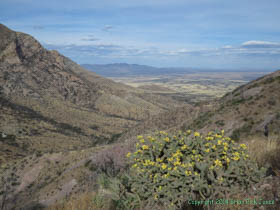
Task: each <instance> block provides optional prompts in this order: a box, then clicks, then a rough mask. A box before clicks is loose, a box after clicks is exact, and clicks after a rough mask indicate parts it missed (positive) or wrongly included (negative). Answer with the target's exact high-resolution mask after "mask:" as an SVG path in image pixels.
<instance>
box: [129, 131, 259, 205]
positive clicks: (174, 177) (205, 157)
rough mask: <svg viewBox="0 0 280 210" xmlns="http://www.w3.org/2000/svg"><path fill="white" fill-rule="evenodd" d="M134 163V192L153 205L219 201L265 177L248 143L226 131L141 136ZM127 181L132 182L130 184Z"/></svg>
mask: <svg viewBox="0 0 280 210" xmlns="http://www.w3.org/2000/svg"><path fill="white" fill-rule="evenodd" d="M138 139H139V142H138V143H137V144H136V151H135V152H134V153H128V154H127V157H128V159H129V161H130V163H131V168H130V180H129V182H130V183H128V185H129V188H130V189H129V191H130V193H134V194H136V195H137V197H139V198H140V200H141V201H145V202H147V203H149V204H150V205H154V206H156V205H164V206H169V207H170V208H171V209H178V208H181V207H182V205H184V203H185V202H187V200H189V199H198V198H199V199H215V198H217V197H219V196H220V197H221V196H225V195H229V194H231V193H236V192H238V191H239V190H243V189H248V187H250V186H251V184H252V183H254V182H258V181H259V180H260V179H261V177H262V176H263V175H264V169H261V170H259V169H258V167H257V165H256V164H254V163H253V162H252V161H251V160H250V159H249V156H248V154H247V147H246V145H245V144H240V145H239V144H237V143H235V142H234V140H232V139H230V138H229V137H225V136H224V131H221V132H209V133H208V134H207V135H205V136H202V135H201V134H200V133H198V132H192V131H190V130H188V131H186V132H181V131H180V132H178V133H176V134H175V135H170V134H168V133H166V132H163V131H160V132H156V133H155V135H153V136H147V137H145V138H144V137H143V136H138ZM128 185H127V186H128Z"/></svg>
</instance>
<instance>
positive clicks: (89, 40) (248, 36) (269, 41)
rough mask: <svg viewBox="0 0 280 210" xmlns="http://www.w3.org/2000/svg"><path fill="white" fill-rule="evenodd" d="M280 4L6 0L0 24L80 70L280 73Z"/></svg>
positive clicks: (272, 0)
mask: <svg viewBox="0 0 280 210" xmlns="http://www.w3.org/2000/svg"><path fill="white" fill-rule="evenodd" d="M279 9H280V1H279V0H267V1H264V0H235V1H229V0H102V1H101V0H99V1H97V0H78V1H77V0H48V1H38V0H1V2H0V23H3V24H5V25H7V26H8V27H9V28H11V29H13V30H16V31H21V32H25V33H28V34H30V35H32V36H34V37H35V38H36V39H38V40H39V41H40V42H41V43H42V44H43V45H44V46H45V47H46V48H48V49H56V50H58V51H59V52H60V53H62V54H64V55H65V56H67V57H70V58H71V59H72V60H74V61H75V62H77V63H79V64H83V63H96V64H106V63H123V62H126V63H136V64H145V65H152V66H158V67H171V66H172V67H197V68H220V69H244V70H245V69H263V70H276V69H280V23H279V20H280V12H279Z"/></svg>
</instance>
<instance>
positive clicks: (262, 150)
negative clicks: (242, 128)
mask: <svg viewBox="0 0 280 210" xmlns="http://www.w3.org/2000/svg"><path fill="white" fill-rule="evenodd" d="M279 141H280V137H279V136H270V137H269V138H268V139H265V137H263V138H260V137H254V138H253V139H250V140H247V141H246V142H244V143H245V144H246V145H247V146H248V152H249V155H250V156H251V158H252V159H253V160H255V161H256V162H257V163H258V165H259V166H266V165H268V166H271V167H272V168H273V169H274V170H279V169H280V156H279V152H280V144H279Z"/></svg>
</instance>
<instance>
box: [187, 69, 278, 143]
mask: <svg viewBox="0 0 280 210" xmlns="http://www.w3.org/2000/svg"><path fill="white" fill-rule="evenodd" d="M279 90H280V70H278V71H275V72H273V73H271V74H268V75H265V76H264V77H261V78H259V79H257V80H254V81H252V82H250V83H248V84H246V85H243V86H240V87H239V88H237V89H235V90H234V91H233V92H230V93H228V94H226V95H225V96H224V97H223V98H221V99H220V100H218V101H216V102H214V103H213V104H212V109H211V110H208V111H206V112H203V113H201V114H200V115H199V116H198V118H196V119H195V120H194V121H193V122H192V123H190V124H188V123H186V124H185V128H193V129H199V130H202V131H206V130H213V129H217V128H220V129H224V130H225V132H226V133H227V134H228V135H231V136H232V138H234V139H236V140H239V139H242V138H245V137H246V138H247V137H250V136H251V137H252V136H259V137H264V136H269V137H272V138H277V136H280V129H279V128H280V94H279ZM265 133H267V134H265Z"/></svg>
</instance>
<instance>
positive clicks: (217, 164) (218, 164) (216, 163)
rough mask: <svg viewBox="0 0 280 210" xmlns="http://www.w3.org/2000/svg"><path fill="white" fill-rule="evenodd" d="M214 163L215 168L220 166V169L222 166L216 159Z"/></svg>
mask: <svg viewBox="0 0 280 210" xmlns="http://www.w3.org/2000/svg"><path fill="white" fill-rule="evenodd" d="M214 163H215V166H220V167H222V166H223V164H222V162H221V161H220V160H218V159H217V160H215V161H214Z"/></svg>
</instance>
